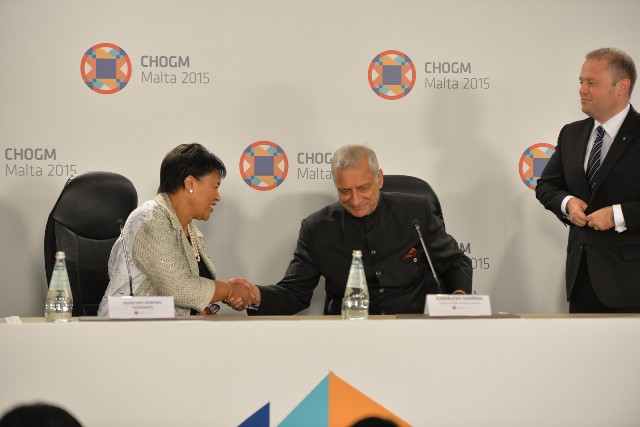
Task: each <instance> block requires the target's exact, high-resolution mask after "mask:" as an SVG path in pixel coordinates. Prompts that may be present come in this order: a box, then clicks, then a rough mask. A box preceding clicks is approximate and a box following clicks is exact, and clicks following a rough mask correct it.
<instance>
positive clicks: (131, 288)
mask: <svg viewBox="0 0 640 427" xmlns="http://www.w3.org/2000/svg"><path fill="white" fill-rule="evenodd" d="M116 224H117V225H118V228H120V237H122V250H123V251H124V263H125V264H127V274H128V275H129V296H133V277H131V267H129V254H128V253H127V246H126V245H125V244H124V234H122V228H123V227H124V221H123V220H121V219H120V218H118V219H117V221H116Z"/></svg>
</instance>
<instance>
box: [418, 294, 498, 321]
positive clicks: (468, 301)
mask: <svg viewBox="0 0 640 427" xmlns="http://www.w3.org/2000/svg"><path fill="white" fill-rule="evenodd" d="M424 314H428V315H429V316H491V302H490V301H489V295H465V294H455V295H448V294H435V295H433V294H430V295H427V303H426V304H425V305H424Z"/></svg>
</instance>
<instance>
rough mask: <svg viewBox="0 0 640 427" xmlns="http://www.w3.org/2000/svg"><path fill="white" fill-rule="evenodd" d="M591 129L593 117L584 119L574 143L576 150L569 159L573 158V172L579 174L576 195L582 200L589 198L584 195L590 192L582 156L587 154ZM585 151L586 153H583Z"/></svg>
mask: <svg viewBox="0 0 640 427" xmlns="http://www.w3.org/2000/svg"><path fill="white" fill-rule="evenodd" d="M592 129H593V119H586V120H585V121H584V125H583V126H582V129H580V130H579V132H578V135H577V141H578V144H576V147H577V152H576V153H574V154H573V155H571V157H570V158H571V159H573V160H574V163H573V167H574V168H575V169H574V170H575V172H571V173H574V174H576V175H573V176H580V179H579V180H578V185H579V186H580V188H578V189H577V190H578V191H576V195H577V196H579V197H580V198H582V199H583V200H587V199H589V197H585V195H590V194H591V189H590V188H589V181H587V174H586V173H585V172H584V156H585V155H587V156H588V155H589V154H588V153H587V145H589V138H590V137H591V130H592ZM585 153H586V154H585Z"/></svg>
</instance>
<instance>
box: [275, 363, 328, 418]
mask: <svg viewBox="0 0 640 427" xmlns="http://www.w3.org/2000/svg"><path fill="white" fill-rule="evenodd" d="M301 426H304V427H328V426H329V375H327V376H326V377H324V379H323V380H322V381H321V382H320V384H318V385H317V386H316V388H314V389H313V390H311V393H309V394H308V395H307V397H305V398H304V400H303V401H302V402H300V403H299V404H298V406H296V407H295V408H294V409H293V411H291V413H289V415H287V417H286V418H285V419H284V420H282V422H281V423H280V424H278V427H301Z"/></svg>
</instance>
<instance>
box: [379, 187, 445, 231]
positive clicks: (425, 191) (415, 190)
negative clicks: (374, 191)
mask: <svg viewBox="0 0 640 427" xmlns="http://www.w3.org/2000/svg"><path fill="white" fill-rule="evenodd" d="M381 191H385V192H389V193H409V194H418V195H420V196H426V197H427V198H428V199H429V200H430V201H431V203H432V204H433V206H434V207H435V213H436V215H438V216H439V217H440V219H441V220H442V222H443V224H444V215H443V214H442V207H441V206H440V200H438V196H437V195H436V192H435V191H434V190H433V188H432V187H431V186H430V185H429V183H427V182H426V181H424V180H422V179H420V178H417V177H415V176H410V175H385V176H384V184H383V186H382V190H381Z"/></svg>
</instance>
